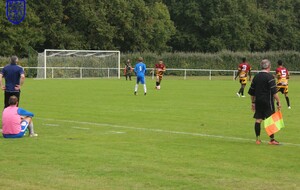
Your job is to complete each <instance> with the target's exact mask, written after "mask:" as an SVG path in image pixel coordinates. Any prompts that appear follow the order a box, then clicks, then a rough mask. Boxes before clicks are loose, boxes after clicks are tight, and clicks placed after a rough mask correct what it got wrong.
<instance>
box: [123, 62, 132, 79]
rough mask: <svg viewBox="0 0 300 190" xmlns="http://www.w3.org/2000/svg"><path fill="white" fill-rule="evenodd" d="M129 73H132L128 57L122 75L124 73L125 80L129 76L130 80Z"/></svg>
mask: <svg viewBox="0 0 300 190" xmlns="http://www.w3.org/2000/svg"><path fill="white" fill-rule="evenodd" d="M131 73H132V66H131V61H130V59H128V60H127V62H126V63H125V68H124V75H125V78H126V80H127V78H129V80H131Z"/></svg>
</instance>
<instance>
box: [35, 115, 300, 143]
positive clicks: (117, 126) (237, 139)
mask: <svg viewBox="0 0 300 190" xmlns="http://www.w3.org/2000/svg"><path fill="white" fill-rule="evenodd" d="M36 119H41V120H48V121H59V122H65V123H76V124H85V125H94V126H104V127H113V128H122V129H133V130H140V131H152V132H160V133H170V134H180V135H191V136H200V137H211V138H219V139H227V140H236V141H252V142H255V140H253V139H245V138H240V137H229V136H221V135H209V134H202V133H190V132H184V131H169V130H162V129H151V128H141V127H129V126H122V125H112V124H107V123H93V122H84V121H73V120H59V119H50V118H36ZM263 142H268V141H263ZM281 143H282V144H283V145H291V146H299V147H300V144H294V143H286V142H281Z"/></svg>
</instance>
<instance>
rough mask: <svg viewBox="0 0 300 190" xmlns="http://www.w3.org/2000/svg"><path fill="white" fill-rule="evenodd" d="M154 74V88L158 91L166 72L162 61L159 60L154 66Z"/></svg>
mask: <svg viewBox="0 0 300 190" xmlns="http://www.w3.org/2000/svg"><path fill="white" fill-rule="evenodd" d="M154 69H155V73H156V86H155V88H156V89H157V90H159V89H160V83H161V80H162V78H163V75H164V72H165V71H166V65H165V64H164V62H163V61H162V60H159V61H158V63H157V64H155V68H154Z"/></svg>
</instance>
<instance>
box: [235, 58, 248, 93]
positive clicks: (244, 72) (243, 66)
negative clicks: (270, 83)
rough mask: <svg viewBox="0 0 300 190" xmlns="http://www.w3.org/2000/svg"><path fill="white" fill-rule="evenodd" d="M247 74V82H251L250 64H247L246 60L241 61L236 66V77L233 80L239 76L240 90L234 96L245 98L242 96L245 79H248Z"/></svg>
mask: <svg viewBox="0 0 300 190" xmlns="http://www.w3.org/2000/svg"><path fill="white" fill-rule="evenodd" d="M248 74H249V81H251V66H250V64H249V63H248V62H247V60H246V58H243V59H242V63H240V64H239V66H238V72H237V75H236V76H235V78H234V79H235V80H236V78H237V77H238V76H239V78H240V83H241V88H240V90H239V91H238V92H237V93H236V95H237V96H238V97H241V96H242V97H243V98H244V97H245V95H244V89H245V86H246V84H247V78H248Z"/></svg>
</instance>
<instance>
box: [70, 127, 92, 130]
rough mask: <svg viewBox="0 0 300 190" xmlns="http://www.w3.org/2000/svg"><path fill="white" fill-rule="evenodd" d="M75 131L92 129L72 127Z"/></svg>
mask: <svg viewBox="0 0 300 190" xmlns="http://www.w3.org/2000/svg"><path fill="white" fill-rule="evenodd" d="M72 128H73V129H82V130H89V129H90V128H84V127H72Z"/></svg>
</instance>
